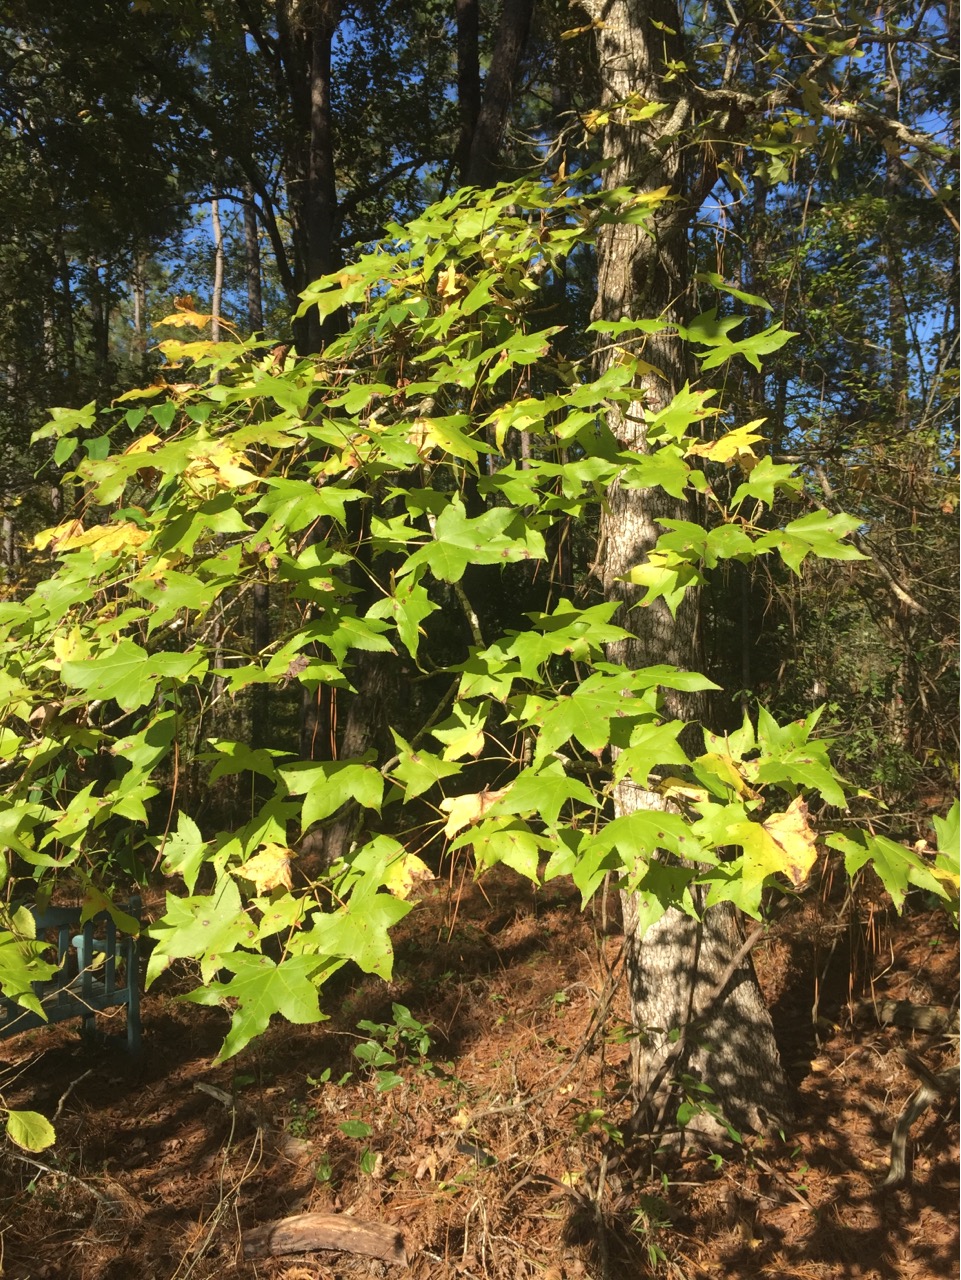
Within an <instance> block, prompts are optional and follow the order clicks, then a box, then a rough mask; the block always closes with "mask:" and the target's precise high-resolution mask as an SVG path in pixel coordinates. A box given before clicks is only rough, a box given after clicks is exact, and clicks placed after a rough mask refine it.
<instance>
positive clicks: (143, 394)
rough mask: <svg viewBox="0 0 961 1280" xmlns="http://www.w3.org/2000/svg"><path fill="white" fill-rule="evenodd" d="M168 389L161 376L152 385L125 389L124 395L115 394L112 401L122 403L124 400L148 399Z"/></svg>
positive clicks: (112, 402)
mask: <svg viewBox="0 0 961 1280" xmlns="http://www.w3.org/2000/svg"><path fill="white" fill-rule="evenodd" d="M167 390H168V388H167V384H166V382H164V380H163V379H162V378H159V379H158V380H157V381H156V382H155V383H154V384H153V385H152V386H150V387H134V388H133V389H132V390H131V391H125V392H124V393H123V395H119V396H115V397H114V399H113V400H112V401H111V402H110V403H111V404H120V403H121V402H122V401H124V400H148V399H149V398H150V397H151V396H159V395H160V394H161V392H166V391H167Z"/></svg>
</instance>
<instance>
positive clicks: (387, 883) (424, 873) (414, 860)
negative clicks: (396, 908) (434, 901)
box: [384, 853, 434, 898]
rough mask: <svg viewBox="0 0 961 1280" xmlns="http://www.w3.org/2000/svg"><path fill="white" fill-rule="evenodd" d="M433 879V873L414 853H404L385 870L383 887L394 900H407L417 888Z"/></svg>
mask: <svg viewBox="0 0 961 1280" xmlns="http://www.w3.org/2000/svg"><path fill="white" fill-rule="evenodd" d="M433 879H434V873H433V871H431V869H430V867H429V866H428V865H427V863H426V862H424V861H422V859H420V858H418V856H417V854H416V853H405V854H404V856H403V857H402V858H397V859H395V861H393V862H392V863H391V864H390V866H389V867H388V868H387V873H386V875H385V876H384V887H385V888H386V889H387V890H388V891H389V892H390V893H392V894H393V895H394V897H395V898H409V897H410V895H411V893H412V892H413V891H414V890H415V889H416V888H417V887H418V886H419V885H423V884H426V883H427V882H428V881H430V880H433Z"/></svg>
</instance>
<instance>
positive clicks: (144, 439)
mask: <svg viewBox="0 0 961 1280" xmlns="http://www.w3.org/2000/svg"><path fill="white" fill-rule="evenodd" d="M160 443H161V441H160V437H159V436H158V435H157V434H156V432H154V431H148V432H147V434H146V435H143V436H140V437H138V439H136V440H134V441H133V443H132V444H129V445H128V446H127V448H126V449H124V453H147V452H148V451H149V450H150V449H152V448H153V447H154V445H158V444H160Z"/></svg>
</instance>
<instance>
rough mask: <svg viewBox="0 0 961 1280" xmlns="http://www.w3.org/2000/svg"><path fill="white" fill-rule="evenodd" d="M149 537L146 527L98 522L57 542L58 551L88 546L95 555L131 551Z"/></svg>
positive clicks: (126, 523) (125, 523)
mask: <svg viewBox="0 0 961 1280" xmlns="http://www.w3.org/2000/svg"><path fill="white" fill-rule="evenodd" d="M149 537H150V531H149V530H148V529H140V528H138V526H137V525H135V524H130V523H129V522H124V523H123V524H102V525H101V524H98V525H94V527H93V528H92V529H84V530H83V531H82V532H80V533H71V534H68V535H67V536H66V537H64V538H61V539H60V541H59V542H58V543H57V550H58V551H74V550H76V548H77V547H89V548H90V549H91V551H92V552H93V554H94V556H95V557H99V556H110V555H113V554H114V553H115V552H117V551H133V550H135V549H136V548H137V547H139V546H141V545H142V544H143V543H144V542H146V541H147V539H148V538H149Z"/></svg>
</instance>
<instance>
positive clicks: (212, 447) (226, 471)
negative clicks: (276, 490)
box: [184, 440, 258, 489]
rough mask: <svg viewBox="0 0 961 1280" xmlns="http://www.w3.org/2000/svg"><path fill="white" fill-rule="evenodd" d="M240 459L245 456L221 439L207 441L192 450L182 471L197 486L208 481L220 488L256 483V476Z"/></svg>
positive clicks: (234, 487) (201, 485)
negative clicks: (189, 459)
mask: <svg viewBox="0 0 961 1280" xmlns="http://www.w3.org/2000/svg"><path fill="white" fill-rule="evenodd" d="M241 460H243V461H244V462H246V460H247V459H246V456H245V455H244V454H243V453H239V452H237V451H236V450H234V449H231V448H230V447H229V446H228V445H226V444H224V443H223V442H222V441H217V440H212V441H207V442H205V443H204V444H203V445H202V446H201V448H199V449H197V450H196V451H195V452H194V456H193V459H192V461H191V462H190V465H189V466H188V467H187V468H186V470H185V471H184V478H185V479H186V480H188V481H189V482H190V483H192V484H194V485H195V486H197V487H198V488H199V487H204V486H205V485H207V484H208V483H209V482H210V481H213V482H214V483H215V484H217V485H219V486H220V488H222V489H237V488H240V487H242V486H243V485H248V484H254V483H256V481H257V478H258V477H257V476H255V475H254V473H253V472H252V471H248V470H247V469H246V468H245V467H242V466H241V465H240V461H241Z"/></svg>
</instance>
